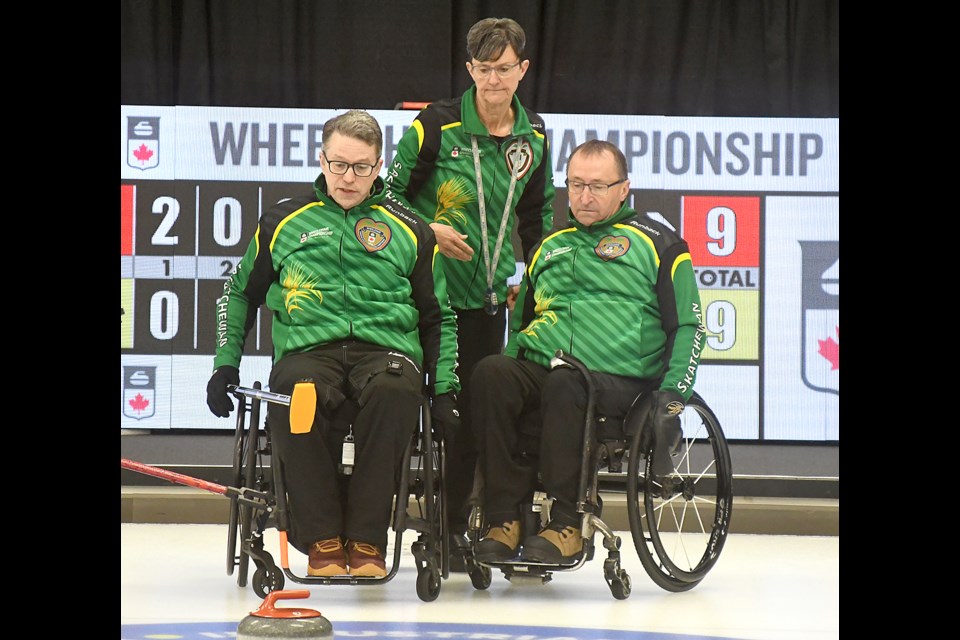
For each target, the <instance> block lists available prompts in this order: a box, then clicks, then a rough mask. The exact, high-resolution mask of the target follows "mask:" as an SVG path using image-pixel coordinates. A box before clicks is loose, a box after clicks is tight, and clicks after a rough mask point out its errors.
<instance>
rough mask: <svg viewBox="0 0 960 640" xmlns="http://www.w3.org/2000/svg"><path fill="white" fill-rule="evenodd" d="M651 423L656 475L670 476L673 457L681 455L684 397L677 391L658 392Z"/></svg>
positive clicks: (651, 412) (651, 414)
mask: <svg viewBox="0 0 960 640" xmlns="http://www.w3.org/2000/svg"><path fill="white" fill-rule="evenodd" d="M654 393H655V394H656V397H655V398H654V402H653V409H651V411H650V422H651V426H652V427H653V438H654V440H653V446H654V454H653V462H654V470H653V471H654V474H655V475H658V476H665V475H668V474H669V473H670V472H671V471H673V463H672V461H671V460H670V457H671V456H674V455H676V454H677V453H679V450H680V441H681V440H682V439H683V429H682V427H681V426H680V414H681V413H682V412H683V397H682V396H681V395H680V394H679V393H677V392H676V391H656V392H654Z"/></svg>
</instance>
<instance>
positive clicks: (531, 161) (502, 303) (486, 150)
mask: <svg viewBox="0 0 960 640" xmlns="http://www.w3.org/2000/svg"><path fill="white" fill-rule="evenodd" d="M525 45H526V34H525V33H524V31H523V28H522V27H521V26H520V25H519V24H517V23H516V22H515V21H514V20H511V19H509V18H485V19H483V20H480V21H479V22H477V23H476V24H475V25H473V26H472V27H471V28H470V31H469V32H468V33H467V55H468V56H469V58H470V60H469V62H467V63H466V65H467V71H469V73H470V76H471V77H472V78H473V81H474V85H473V86H472V87H470V88H469V89H468V90H467V91H466V93H464V94H463V95H462V96H461V97H459V98H452V99H449V100H441V101H437V102H433V103H431V104H430V105H429V106H427V107H426V108H425V109H424V110H423V111H421V112H420V114H419V115H418V116H417V118H416V119H415V120H414V121H413V125H412V126H411V127H410V128H409V129H408V130H407V131H406V133H404V135H403V138H402V139H401V140H400V143H399V144H398V146H397V153H396V156H395V159H394V163H393V166H392V167H390V168H389V170H388V171H387V179H386V182H387V185H388V188H389V189H390V190H391V191H392V192H393V195H395V196H397V197H399V198H400V199H402V200H406V201H407V202H409V204H410V205H411V206H412V208H413V209H414V210H415V211H416V212H417V213H418V214H419V215H420V216H422V217H423V218H425V219H426V220H428V221H429V222H430V223H431V224H430V226H431V227H432V228H433V231H434V234H435V235H436V237H437V245H438V248H439V251H440V254H441V256H439V257H438V259H439V260H441V261H442V263H443V266H444V271H445V273H446V278H447V291H448V292H449V295H450V305H451V306H452V307H453V309H454V311H455V312H456V314H457V327H458V334H459V338H458V343H457V344H458V351H459V353H458V362H459V364H458V368H457V373H458V376H459V378H460V382H461V385H462V390H461V393H460V397H459V401H458V405H459V407H460V412H461V424H462V427H461V431H460V433H458V434H456V435H455V434H444V437H445V438H446V440H447V443H448V464H447V472H448V473H447V482H446V488H447V496H448V504H449V509H450V530H451V531H453V532H454V533H462V532H464V531H466V524H467V516H468V515H469V506H468V505H467V499H468V498H469V494H470V489H471V487H472V483H473V472H474V468H475V465H476V458H477V447H476V441H477V438H476V434H475V433H474V430H473V428H472V425H471V420H470V416H469V413H468V411H467V410H466V409H467V407H469V402H470V400H469V395H470V374H471V371H472V369H473V367H474V365H475V364H476V363H477V362H478V361H479V360H480V359H481V358H483V357H484V356H487V355H490V354H496V353H501V352H502V350H503V346H504V344H503V343H504V334H505V329H506V308H507V307H509V308H510V309H512V308H513V303H514V300H515V299H516V295H517V290H518V289H519V287H509V288H508V287H507V279H508V278H510V277H511V276H513V275H514V273H515V271H516V263H517V262H524V261H525V259H526V256H527V254H528V252H529V251H530V249H532V248H533V247H534V245H536V244H537V243H538V242H539V241H540V239H541V238H542V237H543V236H544V235H545V234H546V233H547V232H548V231H549V230H550V229H551V227H552V226H553V197H554V187H553V170H552V167H551V161H550V150H549V149H548V148H547V139H546V137H545V135H544V133H545V128H544V123H543V118H541V117H540V115H539V114H537V113H535V112H533V111H531V110H529V109H527V108H525V107H524V106H523V105H521V104H520V100H519V99H518V98H517V96H516V92H517V87H518V86H519V84H520V81H521V80H522V79H523V77H524V76H525V75H526V73H527V69H528V68H529V67H530V61H529V60H526V59H524V57H523V54H524V48H525ZM515 228H516V232H517V233H518V235H519V237H520V244H521V247H522V250H523V255H522V256H517V255H514V250H513V243H512V241H511V238H512V235H513V233H514V229H515ZM508 289H509V290H508ZM459 541H460V538H459V537H458V538H457V539H455V540H454V543H458V542H459Z"/></svg>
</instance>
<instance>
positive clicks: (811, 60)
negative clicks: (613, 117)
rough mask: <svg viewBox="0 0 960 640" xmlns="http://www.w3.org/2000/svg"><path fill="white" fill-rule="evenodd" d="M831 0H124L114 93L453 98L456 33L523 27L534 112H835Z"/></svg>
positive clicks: (317, 102)
mask: <svg viewBox="0 0 960 640" xmlns="http://www.w3.org/2000/svg"><path fill="white" fill-rule="evenodd" d="M839 5H840V2H839V0H593V1H590V0H489V1H473V2H468V1H466V0H358V1H353V2H351V1H349V0H121V2H120V103H121V104H144V105H146V104H150V105H194V106H235V107H292V108H353V107H358V108H364V109H392V108H394V106H395V105H396V104H397V103H399V102H402V101H424V102H426V101H432V100H438V99H441V98H447V97H451V96H456V95H460V94H461V93H462V92H463V91H464V90H466V88H467V87H469V86H470V83H471V80H470V77H469V75H468V74H467V72H466V69H465V67H464V62H465V61H466V59H467V55H466V51H465V49H466V43H465V39H466V33H467V30H468V29H469V28H470V26H471V25H472V24H473V23H475V22H476V21H477V20H479V19H481V18H485V17H509V18H513V19H515V20H516V21H517V22H519V23H520V24H521V25H522V26H523V28H524V29H525V31H526V32H527V51H526V57H527V58H529V59H530V61H531V62H530V70H529V71H528V72H527V76H526V78H524V80H523V81H522V82H521V84H520V89H519V91H518V95H519V97H520V99H521V101H522V102H523V103H524V104H525V105H526V106H528V107H530V108H533V109H535V110H536V111H540V112H543V113H585V114H634V115H668V116H684V115H689V116H748V117H801V118H808V117H816V118H839V117H840V6H839Z"/></svg>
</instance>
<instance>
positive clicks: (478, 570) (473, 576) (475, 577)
mask: <svg viewBox="0 0 960 640" xmlns="http://www.w3.org/2000/svg"><path fill="white" fill-rule="evenodd" d="M467 573H468V574H469V575H470V582H471V583H472V584H473V588H474V589H479V590H480V591H483V590H484V589H487V588H489V587H490V583H491V582H492V581H493V572H492V571H491V570H490V567H484V566H483V565H479V564H474V565H473V566H471V567H469V569H468V571H467Z"/></svg>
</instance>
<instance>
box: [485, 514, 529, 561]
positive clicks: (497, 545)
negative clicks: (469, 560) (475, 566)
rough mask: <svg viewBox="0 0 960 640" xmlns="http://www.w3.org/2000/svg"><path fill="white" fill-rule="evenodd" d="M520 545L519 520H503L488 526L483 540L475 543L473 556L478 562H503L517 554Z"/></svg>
mask: <svg viewBox="0 0 960 640" xmlns="http://www.w3.org/2000/svg"><path fill="white" fill-rule="evenodd" d="M519 546H520V521H519V520H514V521H512V522H504V523H503V524H501V525H500V526H498V527H490V530H489V531H487V535H485V536H484V537H483V540H481V541H480V542H478V543H477V550H476V553H474V558H476V559H477V560H478V561H480V562H503V561H504V560H509V559H510V558H512V557H513V556H515V555H517V547H519Z"/></svg>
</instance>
